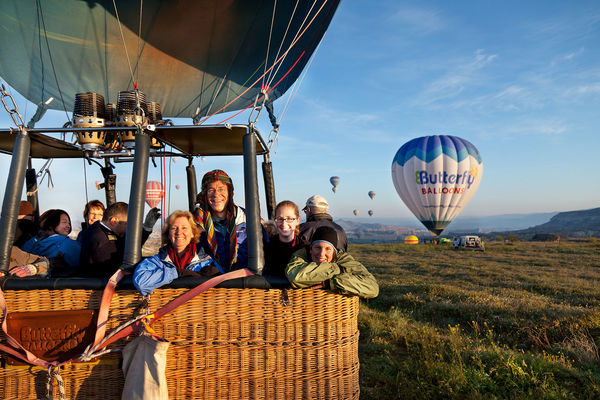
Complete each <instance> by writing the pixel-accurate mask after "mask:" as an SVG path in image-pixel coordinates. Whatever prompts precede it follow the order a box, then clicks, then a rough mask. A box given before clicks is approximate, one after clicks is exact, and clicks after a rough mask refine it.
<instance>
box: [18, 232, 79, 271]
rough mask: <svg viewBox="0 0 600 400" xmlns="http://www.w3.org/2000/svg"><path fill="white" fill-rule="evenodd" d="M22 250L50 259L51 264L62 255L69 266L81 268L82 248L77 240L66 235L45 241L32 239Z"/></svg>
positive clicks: (45, 239)
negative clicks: (59, 254)
mask: <svg viewBox="0 0 600 400" xmlns="http://www.w3.org/2000/svg"><path fill="white" fill-rule="evenodd" d="M21 250H23V251H25V252H27V253H31V254H35V255H37V256H44V257H46V258H49V259H50V262H54V258H55V257H56V256H57V255H58V253H62V255H63V256H64V260H65V262H66V263H67V264H69V265H70V266H71V267H77V266H79V253H80V252H81V246H80V245H79V243H77V242H76V241H75V240H73V239H71V238H70V237H68V236H65V235H58V234H55V235H52V236H48V237H46V238H43V239H41V238H40V237H39V236H35V237H32V238H31V239H29V240H28V241H27V242H25V244H24V245H23V247H22V248H21Z"/></svg>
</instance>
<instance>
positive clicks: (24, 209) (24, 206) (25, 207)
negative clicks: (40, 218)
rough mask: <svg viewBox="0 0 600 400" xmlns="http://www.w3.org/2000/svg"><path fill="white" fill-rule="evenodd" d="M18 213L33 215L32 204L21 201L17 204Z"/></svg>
mask: <svg viewBox="0 0 600 400" xmlns="http://www.w3.org/2000/svg"><path fill="white" fill-rule="evenodd" d="M19 215H33V205H32V204H31V203H30V202H28V201H25V200H23V201H21V204H19Z"/></svg>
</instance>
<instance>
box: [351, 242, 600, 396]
mask: <svg viewBox="0 0 600 400" xmlns="http://www.w3.org/2000/svg"><path fill="white" fill-rule="evenodd" d="M350 252H351V253H352V254H353V255H354V256H355V257H356V258H357V259H358V260H360V261H361V262H362V263H363V264H365V265H366V266H367V268H368V269H369V270H370V271H371V272H372V273H373V274H374V275H375V276H376V277H377V279H378V282H379V285H380V288H381V291H380V295H379V297H377V298H375V299H371V300H369V301H363V302H362V304H361V312H360V314H359V329H360V332H361V336H360V343H359V356H360V361H361V369H360V382H361V398H362V399H486V400H489V399H582V398H585V399H587V398H600V364H599V362H600V355H599V351H598V343H599V340H600V307H599V305H600V291H599V288H600V285H599V282H600V242H599V241H597V240H587V241H561V242H560V243H533V242H532V243H529V242H513V243H510V244H503V243H502V244H495V243H488V244H486V251H485V252H474V251H458V250H454V249H453V248H452V246H448V245H439V246H434V245H426V244H419V245H416V246H415V245H412V246H409V245H404V244H398V245H390V244H382V245H353V246H351V247H350Z"/></svg>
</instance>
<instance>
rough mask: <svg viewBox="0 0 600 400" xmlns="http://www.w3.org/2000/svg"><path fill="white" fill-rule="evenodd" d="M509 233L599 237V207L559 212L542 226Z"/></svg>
mask: <svg viewBox="0 0 600 400" xmlns="http://www.w3.org/2000/svg"><path fill="white" fill-rule="evenodd" d="M510 233H514V234H517V235H519V236H523V237H527V236H530V235H531V236H533V235H534V234H536V233H558V234H560V235H561V236H563V237H572V238H577V237H590V236H596V237H600V207H598V208H592V209H589V210H579V211H566V212H561V213H558V214H556V215H555V216H554V217H552V218H550V221H548V222H546V223H544V224H541V225H536V226H533V227H531V228H527V229H521V230H518V231H512V232H510Z"/></svg>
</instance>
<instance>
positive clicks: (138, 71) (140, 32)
mask: <svg viewBox="0 0 600 400" xmlns="http://www.w3.org/2000/svg"><path fill="white" fill-rule="evenodd" d="M143 10H144V0H140V23H139V26H138V40H137V61H136V63H135V64H136V65H135V80H136V81H138V80H139V78H140V60H141V58H142V51H141V50H140V43H141V41H142V11H143Z"/></svg>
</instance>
